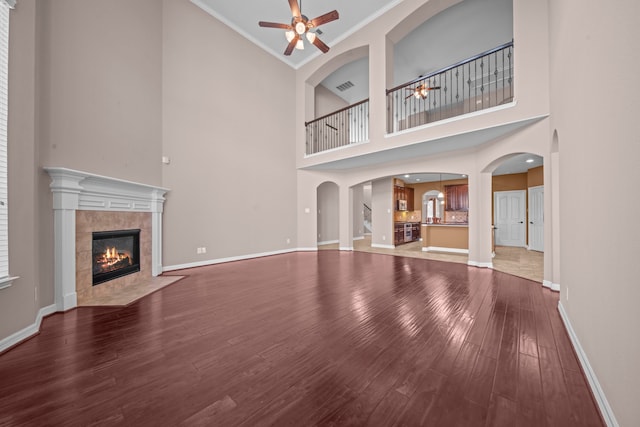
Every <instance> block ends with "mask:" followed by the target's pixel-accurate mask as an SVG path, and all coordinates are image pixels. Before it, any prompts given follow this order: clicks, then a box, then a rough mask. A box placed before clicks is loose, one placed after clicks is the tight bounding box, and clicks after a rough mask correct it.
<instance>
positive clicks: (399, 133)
mask: <svg viewBox="0 0 640 427" xmlns="http://www.w3.org/2000/svg"><path fill="white" fill-rule="evenodd" d="M493 3H495V5H494V6H495V8H494V9H493V10H491V11H489V12H487V16H485V17H480V18H482V19H480V18H478V16H479V15H478V14H479V13H480V12H479V11H477V10H474V11H473V12H474V13H473V14H471V15H473V16H475V17H476V18H477V19H476V20H478V21H479V22H480V21H481V22H480V23H478V22H476V20H473V21H465V20H464V19H458V18H461V17H462V16H463V15H460V14H459V15H456V14H457V13H461V12H460V11H464V10H466V9H464V8H467V7H472V5H471V4H468V5H467V4H466V3H460V4H459V5H455V6H452V7H449V8H448V9H446V10H444V12H443V11H440V12H439V11H438V10H427V9H428V8H429V7H431V6H430V5H429V4H425V5H423V6H421V7H420V8H419V9H418V10H417V11H416V10H414V11H413V12H409V13H408V15H407V16H408V17H407V18H406V19H404V20H402V19H400V20H398V21H395V24H394V25H391V26H390V27H389V31H388V32H387V33H386V35H385V37H384V38H380V37H378V36H376V35H372V36H371V38H370V39H369V40H368V43H367V42H365V44H355V43H354V45H353V46H347V47H345V48H344V49H342V51H341V52H339V53H336V54H334V55H333V56H331V55H330V56H327V57H324V58H322V60H319V61H318V63H317V64H309V66H307V67H305V68H307V69H305V70H304V72H303V73H302V76H301V77H302V79H301V80H299V83H300V84H302V85H303V87H305V86H306V87H305V89H304V90H301V91H300V92H299V93H301V94H304V96H303V97H302V98H299V102H300V103H299V105H300V107H301V108H300V110H299V111H300V112H301V113H300V114H301V115H302V114H303V116H302V117H303V120H300V117H301V116H300V115H299V116H298V117H299V124H298V126H299V127H298V130H297V135H298V144H299V145H298V150H297V153H298V156H297V166H298V168H299V169H306V170H336V171H339V170H348V169H353V168H359V167H371V166H376V165H379V164H382V163H388V162H397V161H405V160H409V159H415V158H420V157H425V156H432V155H435V154H439V153H446V152H452V151H460V150H469V149H471V150H473V149H474V148H475V147H478V146H480V145H483V144H486V143H489V142H491V141H497V140H499V139H501V138H502V137H504V136H506V135H510V134H512V133H515V132H516V131H517V130H518V129H520V128H524V127H527V126H531V125H533V124H534V123H536V122H538V121H540V120H543V119H544V118H545V117H548V115H549V106H548V105H549V92H548V90H540V89H539V88H540V87H545V86H544V82H546V81H547V79H548V75H547V72H546V71H545V70H547V63H548V54H547V52H548V50H547V44H546V40H541V39H540V38H539V36H536V37H534V34H538V33H537V32H536V31H535V28H534V27H533V26H532V25H531V23H530V19H529V18H528V17H530V16H532V15H541V14H544V10H543V9H544V8H536V7H534V5H529V4H528V3H518V5H517V7H513V10H511V7H512V5H511V3H510V2H493ZM523 6H524V7H523ZM529 6H530V7H529ZM423 9H424V10H425V11H427V12H428V13H427V12H425V13H424V17H425V21H422V22H423V24H422V25H421V24H419V23H408V20H412V21H415V20H417V19H418V18H417V15H418V13H419V12H422V11H423ZM449 12H451V13H450V14H449V15H447V14H448V13H449ZM468 15H469V14H467V16H468ZM447 20H448V21H447ZM438 22H440V23H443V22H446V23H447V25H436V23H438ZM494 22H495V23H496V26H499V27H501V31H498V32H496V34H497V35H495V37H493V38H492V39H491V40H493V42H491V41H487V40H482V41H481V42H476V41H475V40H474V37H480V36H479V35H480V34H484V33H483V32H482V31H481V28H486V27H487V26H491V25H490V24H491V23H494ZM449 24H450V25H449ZM411 25H413V27H411ZM436 26H437V27H438V28H440V29H442V28H443V27H448V30H447V31H449V33H438V34H436V35H435V36H434V35H432V36H428V35H425V34H426V33H425V34H421V35H420V39H419V43H432V44H430V45H429V48H428V50H427V51H426V52H427V53H428V55H427V54H425V52H423V51H418V52H415V55H413V54H412V53H411V55H412V56H411V57H410V58H409V61H413V64H412V68H411V70H412V71H416V70H434V71H428V72H427V71H425V72H420V73H417V72H416V73H415V74H412V75H413V76H415V75H416V74H418V77H411V74H407V73H402V72H401V71H403V70H402V69H401V68H399V66H398V63H399V62H401V61H399V60H398V57H399V56H400V55H401V54H402V53H401V51H402V49H403V47H402V46H401V44H402V43H403V42H404V40H406V39H409V38H411V37H412V34H414V33H420V31H422V30H421V28H423V27H424V28H431V27H436ZM476 26H477V27H476ZM449 27H450V28H449ZM411 28H413V30H411ZM397 31H401V32H402V35H395V34H394V32H397ZM408 33H409V35H408ZM458 33H464V35H463V36H459V35H458ZM453 35H455V37H454V36H453ZM458 36H459V37H458ZM456 37H457V38H456ZM507 37H508V38H507ZM447 38H454V39H455V42H452V43H450V44H447V43H443V42H442V40H446V39H447ZM505 39H506V41H505ZM432 40H435V41H432ZM488 43H493V44H488ZM441 45H442V46H441ZM467 45H470V46H476V49H478V50H472V48H469V46H467ZM414 46H415V44H414ZM443 46H448V48H444V47H443ZM477 46H483V47H482V49H481V50H480V49H479V48H477ZM405 50H406V48H405ZM452 51H456V52H452ZM463 51H464V52H466V54H465V55H466V56H462V55H460V53H461V52H463ZM344 57H349V59H348V60H345V58H344ZM459 58H464V59H461V60H460V59H459ZM348 61H352V63H355V62H356V61H361V62H362V61H364V65H363V67H365V68H366V71H364V73H368V76H367V77H368V78H367V81H366V83H365V84H364V85H363V86H366V87H367V90H366V91H365V93H364V94H363V95H364V96H362V97H361V98H359V99H354V100H353V101H351V102H350V103H348V105H347V102H344V104H340V103H339V102H338V103H335V105H337V106H338V107H339V108H334V109H333V110H329V109H327V108H321V109H319V108H318V101H317V100H315V101H314V96H317V95H318V93H317V92H318V89H317V88H318V87H319V86H320V83H321V82H322V83H324V82H323V79H326V78H327V75H329V74H330V73H331V72H333V73H334V74H335V73H337V72H338V71H339V70H340V69H341V68H347V67H348V66H351V65H348ZM402 61H404V62H407V58H406V57H405V58H403V59H402ZM447 61H449V62H447ZM332 62H333V63H335V62H341V64H340V65H337V66H332V65H333V64H332ZM329 68H332V69H333V71H326V70H327V69H329ZM407 77H409V79H407ZM402 78H405V80H404V82H403V83H398V82H397V81H402V80H399V79H402ZM314 91H315V92H314ZM314 106H315V108H314ZM319 110H320V111H319Z"/></svg>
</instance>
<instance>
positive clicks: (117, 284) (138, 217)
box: [44, 167, 174, 311]
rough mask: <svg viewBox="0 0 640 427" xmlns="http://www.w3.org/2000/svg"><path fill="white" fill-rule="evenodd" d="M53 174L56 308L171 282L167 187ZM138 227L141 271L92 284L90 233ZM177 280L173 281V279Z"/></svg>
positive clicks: (81, 174) (67, 171) (58, 171)
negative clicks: (166, 258)
mask: <svg viewBox="0 0 640 427" xmlns="http://www.w3.org/2000/svg"><path fill="white" fill-rule="evenodd" d="M44 170H45V171H46V172H47V173H48V174H49V175H50V177H51V185H50V187H51V191H52V193H53V211H54V269H55V277H54V287H55V305H56V310H57V311H66V310H69V309H71V308H74V307H76V306H77V305H79V304H80V305H85V304H86V305H92V301H96V300H101V298H103V297H104V296H105V295H106V296H109V294H116V295H117V294H118V293H119V292H122V293H123V294H124V293H128V292H129V290H128V289H127V288H128V287H130V286H131V285H132V284H139V283H145V282H149V283H150V282H155V283H152V286H156V285H157V284H158V283H159V282H161V283H167V282H168V278H167V279H166V280H165V279H163V280H152V279H161V278H157V277H155V276H159V275H160V274H161V273H162V212H163V205H164V200H165V199H164V195H165V193H166V192H167V191H168V190H167V189H166V188H162V187H156V186H152V185H147V184H140V183H136V182H131V181H125V180H121V179H117V178H111V177H105V176H100V175H95V174H91V173H87V172H82V171H77V170H73V169H67V168H49V167H47V168H44ZM127 229H140V271H139V272H135V273H133V274H130V275H127V276H124V277H118V278H116V279H114V280H111V281H109V282H106V283H103V284H101V285H99V286H93V283H92V282H93V279H92V276H93V273H92V243H91V241H92V233H93V232H94V231H108V230H127ZM171 280H174V279H171Z"/></svg>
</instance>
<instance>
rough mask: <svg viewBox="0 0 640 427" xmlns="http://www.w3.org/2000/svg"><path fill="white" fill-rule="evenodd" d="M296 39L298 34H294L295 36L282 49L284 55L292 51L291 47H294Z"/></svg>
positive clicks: (298, 38) (298, 37)
mask: <svg viewBox="0 0 640 427" xmlns="http://www.w3.org/2000/svg"><path fill="white" fill-rule="evenodd" d="M298 40H300V36H299V35H297V34H296V36H295V37H294V38H292V39H291V41H290V42H289V44H288V45H287V48H286V49H285V50H284V54H285V55H287V56H289V55H291V52H293V49H294V48H295V47H296V43H298Z"/></svg>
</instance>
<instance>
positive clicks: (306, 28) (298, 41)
mask: <svg viewBox="0 0 640 427" xmlns="http://www.w3.org/2000/svg"><path fill="white" fill-rule="evenodd" d="M289 7H290V8H291V14H292V15H293V17H292V18H291V24H290V25H289V24H278V23H276V22H265V21H260V22H258V25H259V26H261V27H265V28H281V29H283V30H287V31H286V32H285V37H286V38H287V41H288V42H289V44H288V45H287V48H286V49H285V50H284V54H285V55H291V52H293V49H294V48H297V49H304V42H303V41H302V35H303V34H306V38H307V40H308V41H309V42H310V43H312V44H313V45H315V46H316V47H317V48H318V49H320V50H321V51H322V53H327V52H328V51H329V46H327V45H326V44H324V43H323V42H322V40H320V39H319V38H318V37H317V35H316V33H315V32H313V31H312V30H313V29H314V28H317V27H319V26H320V25H322V24H326V23H328V22H331V21H335V20H336V19H338V18H339V15H338V11H337V10H333V11H331V12H329V13H325V14H324V15H320V16H318V17H317V18H314V19H309V18H307V17H306V16H304V15H303V14H302V13H301V12H300V8H301V7H302V1H300V6H298V0H289Z"/></svg>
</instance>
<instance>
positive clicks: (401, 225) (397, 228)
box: [393, 222, 420, 245]
mask: <svg viewBox="0 0 640 427" xmlns="http://www.w3.org/2000/svg"><path fill="white" fill-rule="evenodd" d="M407 228H409V229H410V230H411V240H405V237H406V233H405V230H406V229H407ZM416 240H420V223H418V222H396V223H394V225H393V244H394V245H401V244H403V243H409V242H415V241H416Z"/></svg>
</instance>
